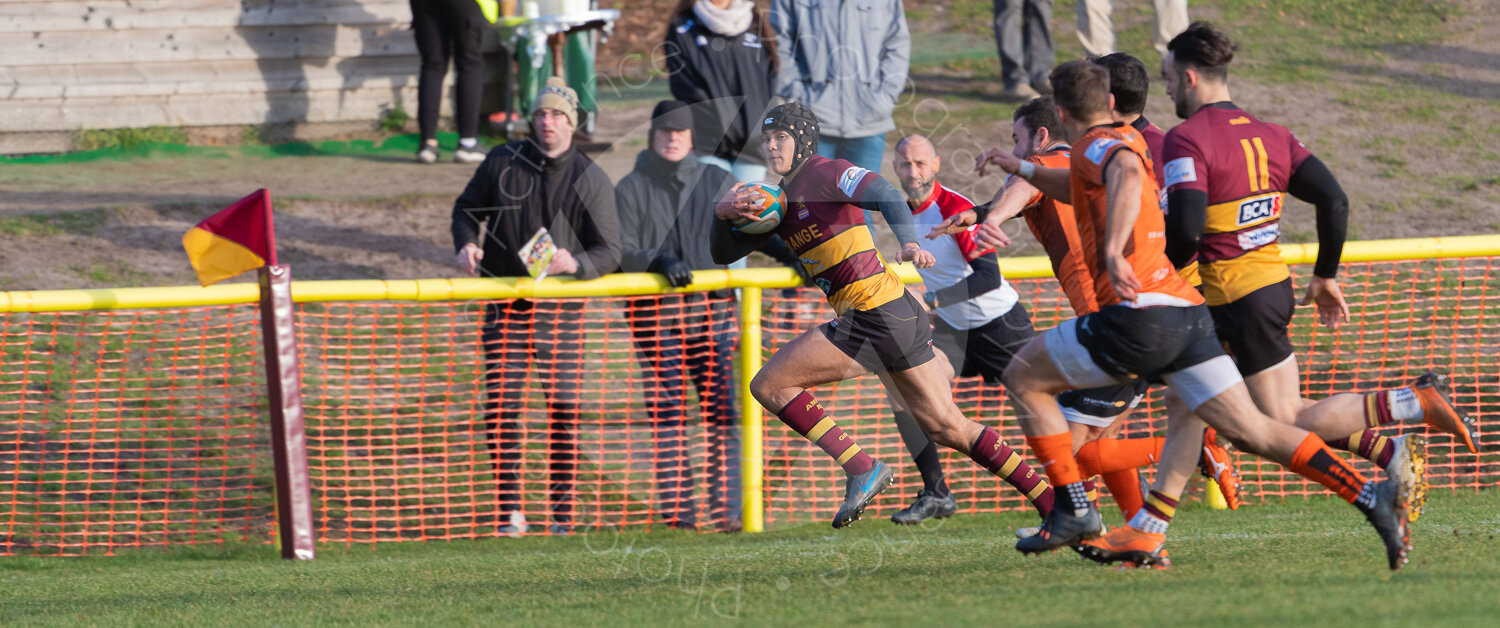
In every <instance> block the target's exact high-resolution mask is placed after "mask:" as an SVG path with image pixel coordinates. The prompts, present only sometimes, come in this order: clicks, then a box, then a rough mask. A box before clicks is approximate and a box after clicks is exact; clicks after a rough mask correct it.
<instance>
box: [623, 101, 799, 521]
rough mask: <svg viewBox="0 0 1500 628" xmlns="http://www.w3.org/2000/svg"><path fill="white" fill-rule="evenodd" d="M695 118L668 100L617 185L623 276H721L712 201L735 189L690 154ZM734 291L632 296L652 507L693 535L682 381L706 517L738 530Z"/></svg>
mask: <svg viewBox="0 0 1500 628" xmlns="http://www.w3.org/2000/svg"><path fill="white" fill-rule="evenodd" d="M693 113H694V112H693V111H692V110H691V109H690V108H689V106H688V105H687V104H686V103H683V102H680V101H675V100H668V101H663V102H660V103H658V104H657V105H656V109H655V110H654V111H653V112H652V116H651V139H650V147H649V148H647V149H646V150H643V151H641V153H640V155H638V156H637V157H636V160H635V169H634V170H632V171H631V172H630V174H627V175H625V178H623V179H621V180H620V184H619V186H618V187H616V188H615V203H616V205H617V206H618V207H619V210H620V240H621V244H622V247H623V257H622V259H621V262H620V270H621V271H623V272H651V273H659V274H661V275H664V276H665V277H666V278H667V281H668V282H669V283H671V284H672V285H673V286H677V287H682V286H686V285H688V284H689V283H691V282H692V280H693V274H692V271H695V270H719V269H723V268H724V266H723V265H721V264H716V263H714V260H713V254H712V253H711V252H710V251H709V240H710V238H711V237H712V230H713V224H714V203H715V201H717V200H718V198H719V197H721V196H723V195H724V194H725V193H726V192H727V191H728V190H729V188H731V187H733V185H734V179H733V178H732V177H731V176H730V175H729V173H728V172H727V171H725V170H723V169H722V168H720V167H718V166H716V165H713V164H709V163H705V162H704V161H703V160H701V159H700V158H698V157H697V156H695V155H694V154H693V152H692V148H693V144H694V142H693V129H694V127H695V126H696V125H695V124H694V119H693ZM767 244H768V246H767V247H766V249H767V250H766V252H767V253H769V254H771V255H772V256H773V257H776V258H777V259H779V260H780V261H782V262H785V263H788V264H791V263H794V262H795V260H796V258H795V257H794V256H793V255H792V253H791V249H789V248H787V247H786V245H785V244H784V243H782V242H781V239H780V238H775V237H773V238H772V239H771V240H768V241H767ZM734 307H735V301H734V295H733V293H732V291H730V290H716V291H713V292H684V293H676V294H664V295H660V296H651V297H641V298H638V299H631V300H630V304H629V310H627V311H626V319H627V320H628V321H629V323H630V328H631V333H632V334H633V335H634V336H635V342H636V350H637V353H638V355H639V356H640V358H641V362H642V366H643V368H644V370H645V372H646V373H647V399H646V408H647V412H648V413H649V418H650V420H651V424H652V430H653V434H654V438H655V441H656V458H655V465H656V491H657V501H658V507H659V508H660V512H661V515H662V517H663V518H664V519H666V521H667V524H668V525H670V526H672V527H678V528H696V527H697V515H696V508H695V506H694V501H693V489H694V486H695V484H696V482H695V481H694V475H695V474H694V472H693V470H692V469H691V467H690V466H689V460H688V459H689V456H688V447H687V421H688V420H689V419H686V418H684V416H685V415H686V414H690V416H691V417H692V419H696V418H697V416H698V414H699V413H698V412H691V413H689V412H688V411H687V410H686V409H685V408H684V407H683V405H684V402H685V400H686V399H687V378H688V377H691V378H692V383H693V386H694V387H695V388H696V389H697V391H698V399H699V400H700V401H699V408H702V409H703V413H705V414H706V415H707V416H706V419H707V423H708V429H709V439H710V442H711V444H712V447H713V451H712V453H711V455H710V456H709V457H708V459H709V460H710V461H711V464H710V466H709V474H710V477H711V481H710V483H709V484H708V485H707V491H708V496H709V501H710V508H709V510H710V515H711V516H712V517H713V518H714V520H715V527H716V528H718V529H720V530H738V529H739V527H740V521H739V504H740V473H739V466H740V457H739V438H740V435H739V429H738V427H737V421H738V413H739V411H738V409H737V406H736V404H735V397H734V344H735V334H736V329H737V325H736V324H735V315H734Z"/></svg>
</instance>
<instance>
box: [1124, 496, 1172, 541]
mask: <svg viewBox="0 0 1500 628" xmlns="http://www.w3.org/2000/svg"><path fill="white" fill-rule="evenodd" d="M1175 516H1177V498H1175V497H1168V496H1167V495H1165V494H1163V493H1158V492H1156V491H1151V494H1150V495H1147V496H1146V500H1145V503H1143V504H1142V505H1141V509H1140V510H1138V511H1136V513H1135V515H1134V516H1132V517H1131V518H1130V527H1132V528H1135V529H1137V530H1140V531H1141V532H1150V533H1152V534H1166V533H1167V524H1169V523H1172V517H1175Z"/></svg>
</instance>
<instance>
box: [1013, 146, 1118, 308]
mask: <svg viewBox="0 0 1500 628" xmlns="http://www.w3.org/2000/svg"><path fill="white" fill-rule="evenodd" d="M1026 161H1029V162H1031V163H1034V164H1036V165H1037V166H1039V167H1042V168H1067V167H1068V165H1069V163H1071V158H1070V157H1069V155H1068V147H1066V146H1059V147H1056V148H1053V149H1051V150H1048V151H1047V152H1044V153H1039V154H1036V155H1032V156H1031V157H1030V158H1028V159H1027V160H1026ZM1021 217H1022V218H1025V219H1026V226H1028V227H1030V228H1031V235H1033V236H1036V241H1037V242H1040V243H1041V245H1042V250H1044V251H1046V252H1047V259H1048V260H1049V261H1051V262H1052V274H1053V275H1055V276H1056V277H1057V283H1059V284H1061V285H1062V289H1063V294H1066V295H1068V303H1069V304H1070V305H1072V306H1073V312H1074V313H1076V314H1077V315H1079V316H1083V315H1084V314H1089V313H1091V312H1095V311H1097V310H1098V309H1099V301H1098V300H1096V299H1095V298H1094V274H1093V273H1092V272H1089V268H1088V266H1087V265H1086V264H1084V262H1083V245H1082V244H1081V243H1080V241H1079V239H1078V222H1077V219H1076V218H1074V216H1073V206H1072V205H1069V204H1067V203H1060V202H1058V201H1056V200H1053V199H1052V197H1049V196H1046V195H1043V194H1042V193H1041V192H1037V193H1035V194H1032V195H1031V199H1030V200H1027V201H1026V207H1025V209H1022V210H1021Z"/></svg>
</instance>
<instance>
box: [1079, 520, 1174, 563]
mask: <svg viewBox="0 0 1500 628" xmlns="http://www.w3.org/2000/svg"><path fill="white" fill-rule="evenodd" d="M1166 542H1167V535H1165V534H1152V533H1150V532H1142V531H1140V530H1137V529H1135V528H1132V527H1130V526H1120V527H1118V528H1115V529H1113V530H1110V531H1109V534H1106V535H1104V536H1101V537H1099V538H1097V539H1094V540H1091V541H1084V542H1083V546H1082V548H1081V550H1080V551H1079V553H1080V554H1083V556H1084V558H1087V559H1089V560H1092V561H1094V562H1097V563H1115V562H1127V563H1134V564H1135V565H1136V566H1139V567H1149V566H1152V565H1156V564H1159V563H1161V562H1163V561H1164V560H1166V550H1165V549H1164V548H1163V546H1164V545H1165V544H1166ZM1167 562H1168V563H1169V564H1170V561H1167Z"/></svg>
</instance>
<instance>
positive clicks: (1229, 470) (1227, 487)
mask: <svg viewBox="0 0 1500 628" xmlns="http://www.w3.org/2000/svg"><path fill="white" fill-rule="evenodd" d="M1198 471H1199V472H1200V473H1202V474H1203V477H1206V478H1208V479H1210V480H1213V481H1214V482H1216V483H1218V485H1219V492H1220V493H1223V494H1224V503H1226V504H1229V509H1230V510H1239V508H1240V474H1239V471H1238V470H1236V469H1235V468H1234V457H1233V456H1230V455H1229V450H1227V449H1225V448H1224V446H1223V445H1220V444H1219V433H1218V432H1215V431H1214V428H1211V427H1210V428H1208V429H1205V430H1203V455H1201V456H1199V457H1198Z"/></svg>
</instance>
